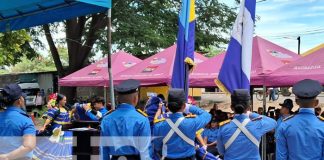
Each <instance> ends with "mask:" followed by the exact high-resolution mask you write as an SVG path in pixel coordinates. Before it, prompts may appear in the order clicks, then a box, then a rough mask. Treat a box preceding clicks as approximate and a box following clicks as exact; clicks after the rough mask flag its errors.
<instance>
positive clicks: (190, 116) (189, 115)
mask: <svg viewBox="0 0 324 160" xmlns="http://www.w3.org/2000/svg"><path fill="white" fill-rule="evenodd" d="M185 117H186V118H196V117H197V116H196V115H195V114H188V115H186V116H185Z"/></svg>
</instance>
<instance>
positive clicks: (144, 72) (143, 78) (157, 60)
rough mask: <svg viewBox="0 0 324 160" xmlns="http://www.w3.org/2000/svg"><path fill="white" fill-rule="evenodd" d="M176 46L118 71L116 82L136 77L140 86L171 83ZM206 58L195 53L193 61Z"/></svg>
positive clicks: (199, 61)
mask: <svg viewBox="0 0 324 160" xmlns="http://www.w3.org/2000/svg"><path fill="white" fill-rule="evenodd" d="M176 49H177V46H176V45H173V46H171V47H169V48H166V49H164V50H163V51H161V52H159V53H157V54H155V55H153V56H151V57H149V58H147V59H145V60H143V61H142V62H141V63H139V64H137V65H135V66H134V67H132V68H129V69H127V70H125V71H123V72H120V73H119V74H117V75H116V76H115V77H114V80H115V82H116V83H119V82H120V81H122V80H126V79H130V78H131V79H136V80H139V81H140V82H141V85H142V86H153V85H169V84H170V83H171V77H172V71H173V63H174V59H175V55H176ZM207 59H208V58H206V57H204V56H203V55H201V54H198V53H195V63H201V62H203V61H205V60H207Z"/></svg>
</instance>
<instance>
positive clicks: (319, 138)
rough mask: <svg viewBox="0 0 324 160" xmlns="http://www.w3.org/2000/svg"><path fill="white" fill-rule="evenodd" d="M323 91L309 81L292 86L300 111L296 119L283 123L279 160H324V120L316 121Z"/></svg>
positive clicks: (277, 157)
mask: <svg viewBox="0 0 324 160" xmlns="http://www.w3.org/2000/svg"><path fill="white" fill-rule="evenodd" d="M322 89H323V88H322V86H321V84H320V83H319V82H318V81H314V80H310V79H305V80H302V81H299V82H298V83H296V84H295V85H294V86H293V93H294V94H295V96H296V103H297V104H298V105H299V107H300V109H299V112H298V113H297V114H296V115H292V116H290V117H287V118H286V119H284V120H283V121H284V122H282V123H281V125H280V127H279V128H278V134H277V147H276V159H277V160H323V159H324V118H323V117H316V116H315V110H314V108H315V107H316V106H318V103H319V101H318V99H316V97H317V96H318V95H319V94H320V93H321V92H322Z"/></svg>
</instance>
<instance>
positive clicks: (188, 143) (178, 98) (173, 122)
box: [153, 89, 211, 160]
mask: <svg viewBox="0 0 324 160" xmlns="http://www.w3.org/2000/svg"><path fill="white" fill-rule="evenodd" d="M167 103H168V109H169V110H170V111H171V112H172V114H170V115H169V117H168V118H165V119H161V120H160V121H156V123H155V124H154V129H153V135H154V139H153V148H154V151H155V152H158V153H159V152H162V159H163V158H164V159H165V160H173V159H175V160H191V159H194V158H195V157H194V156H195V153H196V152H195V144H194V139H195V137H196V132H197V131H198V130H200V129H201V128H204V127H205V126H206V124H208V122H209V121H210V119H211V115H210V114H209V113H208V112H206V111H204V110H202V109H200V108H198V107H195V106H192V105H190V107H189V112H190V113H192V114H195V115H189V116H187V117H184V116H183V112H184V110H185V108H186V104H185V103H186V96H185V93H184V91H183V90H182V89H170V90H169V96H168V102H167Z"/></svg>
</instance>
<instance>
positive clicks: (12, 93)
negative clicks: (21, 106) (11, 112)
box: [3, 83, 26, 101]
mask: <svg viewBox="0 0 324 160" xmlns="http://www.w3.org/2000/svg"><path fill="white" fill-rule="evenodd" d="M3 91H4V92H5V93H6V96H7V98H9V99H10V100H11V101H15V100H17V99H19V98H20V97H21V96H22V97H24V98H25V97H26V94H25V93H24V92H23V91H22V89H21V88H20V86H19V85H18V84H16V83H12V84H8V85H6V86H5V87H4V88H3Z"/></svg>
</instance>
